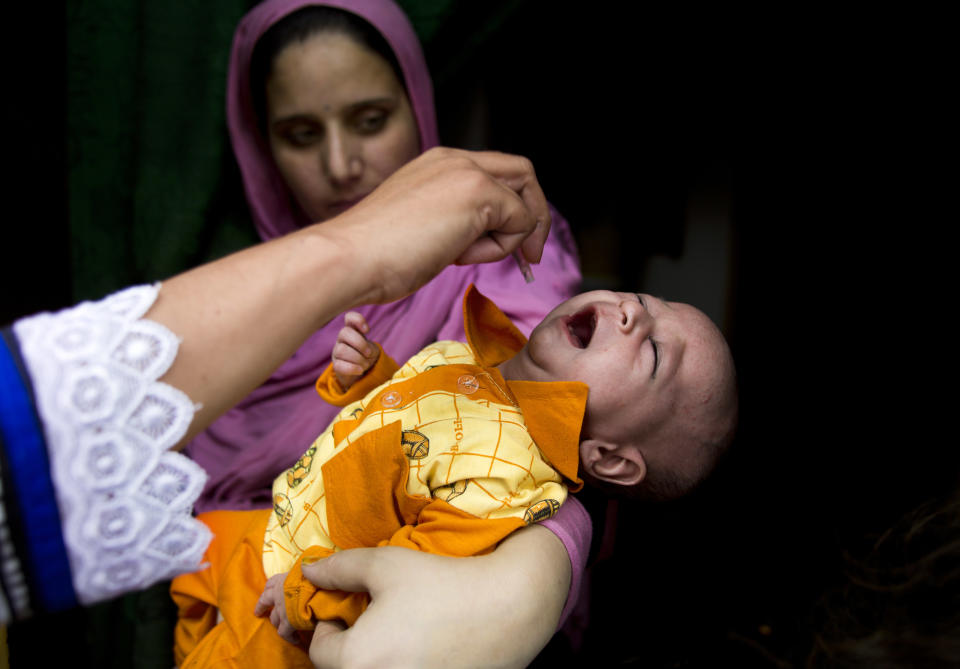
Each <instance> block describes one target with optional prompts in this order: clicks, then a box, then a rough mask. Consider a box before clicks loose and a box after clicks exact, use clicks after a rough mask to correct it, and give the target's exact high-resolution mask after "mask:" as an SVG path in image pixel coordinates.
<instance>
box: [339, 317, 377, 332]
mask: <svg viewBox="0 0 960 669" xmlns="http://www.w3.org/2000/svg"><path fill="white" fill-rule="evenodd" d="M343 323H344V325H346V326H347V327H349V328H353V329H354V330H356V331H357V332H360V333H362V334H367V333H368V332H370V326H369V325H367V319H365V318H364V317H363V314H361V313H360V312H359V311H348V312H347V313H345V314H344V315H343Z"/></svg>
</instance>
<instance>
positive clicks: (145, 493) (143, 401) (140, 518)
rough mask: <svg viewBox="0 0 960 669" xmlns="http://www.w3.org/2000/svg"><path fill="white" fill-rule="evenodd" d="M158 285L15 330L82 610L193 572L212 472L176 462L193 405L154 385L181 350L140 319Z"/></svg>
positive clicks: (206, 535) (203, 541)
mask: <svg viewBox="0 0 960 669" xmlns="http://www.w3.org/2000/svg"><path fill="white" fill-rule="evenodd" d="M159 290H160V284H155V285H153V286H137V287H134V288H128V289H126V290H124V291H121V292H119V293H116V294H114V295H111V296H110V297H108V298H106V299H104V300H101V301H99V302H84V303H82V304H79V305H77V306H75V307H73V308H71V309H67V310H64V311H61V312H58V313H55V314H39V315H37V316H31V317H30V318H25V319H23V320H21V321H18V322H17V323H16V324H14V331H15V332H16V335H17V338H18V340H19V343H20V347H21V353H22V355H23V359H24V361H25V363H26V365H27V367H28V369H29V371H30V377H31V380H32V381H33V385H34V391H35V393H36V399H37V409H38V412H39V414H40V417H41V419H42V420H43V423H44V433H45V434H46V438H47V446H48V449H49V451H50V462H51V464H50V466H51V470H52V475H53V481H54V485H55V486H56V490H57V503H58V506H59V508H60V514H61V522H62V524H63V537H64V543H65V544H66V546H67V552H68V555H69V558H70V566H71V570H72V573H73V583H74V588H75V589H76V592H77V598H78V599H79V600H80V601H81V602H82V603H84V604H91V603H93V602H97V601H101V600H104V599H109V598H111V597H115V596H117V595H119V594H121V593H124V592H128V591H131V590H135V589H141V588H145V587H147V586H149V585H151V584H153V583H156V582H158V581H162V580H166V579H169V578H172V577H173V576H175V575H177V574H181V573H184V572H188V571H193V570H196V569H197V568H198V567H199V566H200V560H201V558H202V557H203V552H204V550H206V547H207V544H208V543H209V541H210V537H211V533H210V531H209V529H207V527H206V526H205V525H204V524H203V523H201V522H199V521H197V520H196V519H194V518H193V517H192V515H191V509H192V506H193V503H194V501H195V500H196V499H197V497H198V496H199V495H200V491H201V490H202V489H203V484H204V482H205V481H206V473H205V472H204V471H203V469H202V468H200V467H199V466H198V465H197V464H196V463H194V462H193V461H192V460H189V459H188V458H186V457H184V456H182V455H180V454H178V453H173V452H169V451H168V449H169V448H170V447H171V446H173V445H174V444H176V443H177V442H178V441H179V440H180V439H181V437H183V435H184V434H185V433H186V430H187V427H188V426H189V425H190V421H191V420H192V419H193V414H194V406H193V403H192V402H191V401H190V398H188V397H187V396H186V395H185V394H184V393H182V392H181V391H179V390H177V389H176V388H174V387H172V386H168V385H166V384H165V383H162V382H160V381H157V378H159V377H160V376H162V375H163V373H164V372H166V371H167V369H168V368H169V367H170V365H171V364H172V363H173V359H174V358H175V357H176V354H177V348H178V347H179V344H180V342H179V340H178V339H177V337H176V335H174V334H173V333H172V332H170V331H169V330H168V329H167V328H165V327H163V326H162V325H160V324H158V323H154V322H152V321H148V320H143V319H142V318H141V317H142V316H143V315H144V314H145V313H146V312H147V310H148V309H149V308H150V306H151V305H152V304H153V303H154V301H155V300H156V299H157V295H158V293H159Z"/></svg>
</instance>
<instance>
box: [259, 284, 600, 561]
mask: <svg viewBox="0 0 960 669" xmlns="http://www.w3.org/2000/svg"><path fill="white" fill-rule="evenodd" d="M464 309H465V322H466V323H467V336H468V340H469V341H470V344H463V343H460V342H439V343H437V344H434V345H431V346H428V347H427V348H425V349H424V350H422V351H421V352H420V353H418V354H417V355H415V356H414V357H413V358H411V359H410V360H409V361H407V363H406V364H404V365H403V367H401V368H400V369H399V370H397V371H396V372H395V373H393V374H392V376H389V377H388V378H387V379H386V380H385V382H383V383H379V384H378V385H376V386H375V387H373V389H372V390H370V391H369V392H367V393H366V394H365V396H363V397H362V399H353V400H352V401H349V400H351V392H352V393H353V394H354V395H355V394H356V392H357V390H358V389H363V390H366V389H368V388H370V387H371V386H372V385H373V384H375V383H377V382H379V381H381V380H383V378H377V376H378V375H381V377H387V376H388V375H389V373H390V372H392V371H393V369H395V365H393V364H391V361H389V359H388V358H386V356H385V355H384V354H382V353H381V356H380V357H381V361H378V364H377V366H376V367H375V368H374V369H372V370H370V372H368V374H367V376H366V377H365V378H364V379H361V381H360V382H358V385H357V386H356V387H354V388H351V391H348V392H342V393H340V397H339V399H340V400H347V401H348V403H347V404H346V406H345V408H344V409H343V410H342V411H341V412H340V414H339V415H338V416H337V418H336V420H335V421H334V422H333V423H332V424H331V425H330V426H329V427H328V429H327V430H326V431H324V433H323V434H321V435H320V437H319V438H318V439H317V440H316V441H315V442H314V444H313V445H312V446H311V447H310V448H309V449H308V450H307V452H306V453H305V454H304V456H303V457H301V458H300V460H298V462H297V463H296V464H295V465H294V466H293V467H291V468H290V469H289V470H288V471H286V472H284V473H283V474H281V476H279V477H278V478H277V479H276V481H275V482H274V486H273V496H274V512H273V514H271V517H270V520H269V523H268V525H267V530H266V534H265V538H264V546H263V564H264V571H265V572H266V575H267V577H269V576H272V575H273V574H277V573H281V572H286V571H289V570H290V569H291V568H292V567H293V566H294V564H295V563H296V561H297V558H298V557H299V556H300V555H301V554H302V553H303V551H304V550H306V549H307V548H310V547H322V548H327V549H330V550H339V549H343V548H351V547H354V546H359V545H378V544H380V545H383V544H385V543H393V544H395V545H407V546H409V547H412V548H418V549H420V550H428V551H430V552H437V553H443V554H450V555H464V554H473V553H475V552H478V551H483V550H487V549H491V548H493V545H495V542H496V541H498V540H499V538H502V536H504V534H505V533H509V531H512V530H513V529H516V527H520V526H522V525H523V524H524V523H530V522H538V521H540V520H544V519H546V518H549V517H550V516H551V515H553V514H554V513H556V511H557V510H558V509H559V506H560V505H561V504H562V503H563V502H564V500H565V499H566V496H567V488H568V485H572V486H573V487H574V489H579V486H580V481H579V479H578V478H577V464H578V460H579V455H578V454H579V432H580V425H581V422H582V419H583V412H584V409H585V406H586V395H587V389H586V386H584V385H583V384H580V383H549V384H544V383H534V382H513V381H511V382H509V383H508V382H506V381H505V380H504V379H503V377H502V376H501V375H500V373H499V371H498V370H497V369H496V364H498V363H499V362H502V360H503V359H505V356H506V357H509V355H512V352H516V350H518V347H519V346H520V345H522V343H523V337H522V335H520V334H519V332H517V331H516V330H515V329H514V328H513V326H512V324H510V323H509V320H507V319H506V317H505V316H503V315H502V314H501V313H500V312H499V310H497V309H496V307H494V306H493V305H492V303H490V302H489V301H488V300H486V298H484V297H483V296H482V295H480V294H479V293H478V292H476V290H475V289H472V288H471V289H470V290H468V292H467V295H466V296H465V300H464ZM491 352H492V353H491ZM331 378H332V374H331V373H330V370H329V369H328V371H327V372H325V375H324V377H321V379H320V382H319V384H318V387H322V386H324V384H327V385H330V384H332V386H333V387H334V388H335V386H336V384H335V381H331ZM321 394H324V395H325V396H327V398H328V399H334V400H336V399H338V398H337V397H330V393H324V392H323V391H321ZM333 394H337V391H336V389H335V390H334V391H333ZM465 518H469V519H472V520H480V521H487V524H490V525H492V526H496V527H498V528H506V529H505V531H504V532H500V530H499V529H498V530H497V531H498V532H500V533H499V534H498V533H497V532H494V533H493V534H491V535H489V536H488V537H481V536H478V537H477V539H476V541H471V540H470V539H469V538H467V537H463V536H461V535H462V534H463V533H465V532H471V533H477V534H479V535H483V534H484V531H483V530H481V529H479V528H480V526H479V525H475V524H471V523H465V522H464V519H465ZM507 520H513V522H512V523H504V522H503V521H507ZM490 537H494V538H493V539H491V538H490ZM491 540H492V541H494V544H493V545H486V543H489V541H491Z"/></svg>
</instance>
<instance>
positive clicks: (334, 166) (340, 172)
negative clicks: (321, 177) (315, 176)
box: [324, 131, 363, 186]
mask: <svg viewBox="0 0 960 669" xmlns="http://www.w3.org/2000/svg"><path fill="white" fill-rule="evenodd" d="M326 149H327V150H326V152H325V153H326V155H325V156H324V163H325V165H324V168H325V172H326V174H327V178H329V179H330V181H331V182H333V183H334V184H336V185H338V186H343V185H346V184H348V183H350V182H351V181H354V180H355V179H357V178H359V177H360V175H361V174H362V173H363V161H362V160H361V158H360V147H359V146H358V143H357V142H356V141H354V140H352V139H351V138H350V137H348V136H347V134H346V133H343V132H339V131H333V132H328V133H327V147H326Z"/></svg>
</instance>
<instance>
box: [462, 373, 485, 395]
mask: <svg viewBox="0 0 960 669" xmlns="http://www.w3.org/2000/svg"><path fill="white" fill-rule="evenodd" d="M457 388H459V389H460V392H461V393H463V394H464V395H472V394H474V393H475V392H477V389H478V388H480V382H479V381H477V377H475V376H474V375H473V374H464V375H463V376H461V377H460V378H459V379H457Z"/></svg>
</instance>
